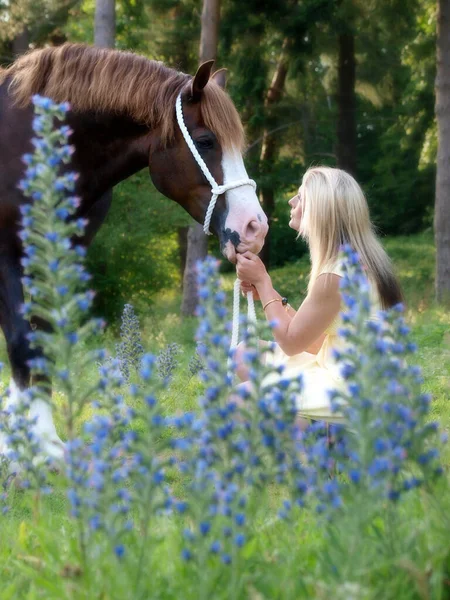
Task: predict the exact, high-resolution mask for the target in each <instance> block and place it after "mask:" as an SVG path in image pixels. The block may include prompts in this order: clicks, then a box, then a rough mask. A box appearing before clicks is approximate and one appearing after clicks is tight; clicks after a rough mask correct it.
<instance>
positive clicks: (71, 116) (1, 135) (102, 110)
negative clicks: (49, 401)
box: [0, 44, 267, 457]
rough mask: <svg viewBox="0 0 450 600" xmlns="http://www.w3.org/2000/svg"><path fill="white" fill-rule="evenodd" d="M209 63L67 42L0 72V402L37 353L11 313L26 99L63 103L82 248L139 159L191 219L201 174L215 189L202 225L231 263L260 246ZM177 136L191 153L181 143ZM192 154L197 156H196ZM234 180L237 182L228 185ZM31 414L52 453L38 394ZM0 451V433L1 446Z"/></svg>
mask: <svg viewBox="0 0 450 600" xmlns="http://www.w3.org/2000/svg"><path fill="white" fill-rule="evenodd" d="M211 68H212V61H210V62H208V63H204V64H203V65H201V66H200V67H199V69H198V71H197V73H196V75H195V76H194V77H191V76H189V75H186V74H184V73H180V72H177V71H175V70H173V69H170V68H168V67H166V66H164V65H163V64H162V63H160V62H155V61H151V60H148V59H146V58H144V57H141V56H137V55H134V54H132V53H127V52H118V51H115V50H108V49H99V48H94V47H89V46H84V45H80V44H65V45H63V46H60V47H56V48H44V49H39V50H34V51H31V52H30V53H28V54H26V55H24V56H22V57H21V58H19V59H18V60H16V62H15V63H13V64H12V65H11V66H10V67H9V68H8V69H6V70H0V326H1V328H2V330H3V333H4V335H5V339H6V344H7V349H8V356H9V361H10V365H11V371H12V382H11V386H10V396H9V403H13V402H15V401H16V400H15V398H17V397H18V394H19V393H20V390H23V389H25V388H26V387H27V386H28V385H29V381H30V372H29V368H28V365H27V361H28V360H29V359H30V358H32V357H33V356H34V355H35V351H33V350H32V349H30V347H29V344H28V342H27V334H28V332H29V331H30V324H29V323H28V322H27V321H26V320H24V319H23V318H22V316H21V314H20V306H21V304H22V303H23V290H22V284H21V277H22V271H21V256H22V247H21V242H20V239H19V237H18V235H17V233H18V230H19V228H20V211H19V207H20V205H21V204H23V203H25V202H27V201H28V200H27V199H26V198H25V197H24V196H23V195H22V194H21V192H20V190H19V189H18V187H17V185H18V182H19V180H20V179H21V178H22V176H23V174H24V169H25V166H24V164H23V162H22V161H21V157H22V155H23V154H25V153H28V152H31V151H32V144H31V137H32V129H31V121H32V117H33V111H32V107H31V104H30V100H31V97H32V95H33V94H40V95H42V96H46V97H49V98H51V99H53V100H54V101H56V102H65V101H67V102H69V103H70V105H71V111H70V112H69V113H68V117H67V122H68V124H69V125H70V127H71V129H72V130H73V134H72V136H71V143H72V144H73V146H74V147H75V152H74V154H73V160H72V164H71V169H73V170H74V171H76V172H78V174H79V178H78V180H77V189H76V194H77V195H78V196H80V198H81V206H80V208H79V211H78V213H77V217H84V218H86V219H87V220H88V225H87V229H86V232H85V236H84V238H83V240H81V242H82V243H83V244H84V245H86V246H89V244H90V242H91V241H92V239H93V237H94V235H95V234H96V232H97V231H98V229H99V227H100V226H101V224H102V222H103V221H104V219H105V217H106V214H107V212H108V209H109V207H110V202H111V194H110V190H111V188H112V187H113V186H114V185H116V184H117V183H119V182H120V181H123V180H124V179H126V178H127V177H130V175H133V173H136V172H137V171H139V170H141V169H143V168H144V167H146V166H148V168H149V171H150V176H151V178H152V180H153V183H154V184H155V186H156V188H157V189H158V190H159V191H160V192H161V193H162V194H164V195H165V196H167V197H168V198H170V199H171V200H175V202H178V203H179V204H180V205H181V206H182V207H183V208H184V209H185V210H186V211H187V212H188V213H189V214H190V215H191V216H192V217H193V218H194V219H196V220H197V221H199V222H203V221H204V219H205V214H206V212H207V209H208V206H209V203H210V200H211V187H212V186H213V184H212V183H211V181H213V182H214V183H217V184H218V185H216V186H215V188H216V195H218V199H217V203H216V205H215V207H214V210H213V211H212V213H211V210H210V211H209V213H210V214H209V215H208V224H209V227H210V229H211V230H212V232H213V233H215V234H216V235H217V237H218V238H219V242H220V246H221V250H222V253H223V254H224V255H225V257H226V258H228V259H229V260H231V261H233V262H234V261H235V255H236V252H245V251H246V250H251V251H253V252H256V253H257V252H259V251H260V250H261V248H262V245H263V243H264V237H265V235H266V233H267V218H266V216H265V214H264V212H263V211H262V209H261V207H260V205H259V202H258V199H257V196H256V194H255V188H254V185H253V186H252V185H250V184H251V183H253V182H251V180H249V179H248V176H247V173H246V170H245V167H244V163H243V160H242V149H243V144H244V135H243V128H242V124H241V121H240V119H239V116H238V114H237V111H236V109H235V107H234V105H233V103H232V102H231V100H230V98H229V97H228V95H227V94H226V93H225V92H224V90H223V87H224V85H225V78H224V75H223V71H217V72H216V73H214V74H213V75H212V76H211ZM179 97H180V100H181V104H180V100H178V103H179V106H177V111H178V110H180V111H182V115H183V117H184V124H185V126H186V128H187V134H186V132H185V133H184V134H183V133H182V131H181V129H180V122H179V121H178V122H177V115H176V109H175V107H176V103H177V98H179ZM186 135H188V136H189V135H190V139H191V140H192V141H193V145H194V146H195V149H190V148H189V147H188V145H187V140H186ZM183 136H185V137H183ZM195 150H196V151H198V153H199V154H200V157H201V159H202V160H200V161H199V160H198V158H197V159H194V154H195ZM199 162H203V163H204V165H206V169H207V171H208V172H209V177H206V176H205V169H202V170H201V169H200V167H199ZM211 176H212V177H211ZM236 180H238V181H240V183H238V184H237V186H238V187H236V186H234V187H233V181H236ZM222 184H225V185H223V186H222V188H221V187H220V186H221V185H222ZM227 185H228V189H224V188H227ZM230 188H231V189H230ZM209 216H211V219H210V223H209ZM31 414H32V415H37V416H38V417H39V420H38V425H37V426H36V430H37V433H38V434H39V435H40V437H41V439H42V440H43V444H44V452H45V453H46V454H48V455H51V456H55V457H61V456H62V449H63V445H62V442H61V440H60V439H59V437H58V436H57V434H56V430H55V427H54V424H53V418H52V414H51V409H50V407H49V406H47V405H46V404H43V403H42V402H39V401H37V402H35V403H34V404H33V405H32V408H31ZM3 445H4V444H3ZM1 446H2V442H1V440H0V453H1V452H2V448H1Z"/></svg>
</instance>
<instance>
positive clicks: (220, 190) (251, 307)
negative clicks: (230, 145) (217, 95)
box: [175, 92, 256, 367]
mask: <svg viewBox="0 0 450 600" xmlns="http://www.w3.org/2000/svg"><path fill="white" fill-rule="evenodd" d="M175 110H176V114H177V121H178V125H179V127H180V129H181V133H182V134H183V137H184V139H185V141H186V144H187V145H188V147H189V150H190V151H191V153H192V156H193V157H194V158H195V160H196V162H197V164H198V166H199V167H200V169H201V171H202V173H203V175H204V176H205V177H206V179H207V180H208V182H209V184H210V186H211V194H212V196H211V200H210V202H209V206H208V209H207V211H206V215H205V222H204V223H203V231H204V232H205V233H206V235H211V232H210V230H209V224H210V222H211V217H212V213H213V210H214V207H215V205H216V202H217V198H218V197H219V196H220V195H221V194H224V193H225V192H227V191H228V190H232V189H234V188H237V187H241V186H242V185H251V186H252V188H253V189H254V190H256V183H255V182H254V181H253V179H239V180H238V181H232V182H229V183H226V184H224V185H219V184H218V183H217V182H216V180H215V179H214V177H213V176H212V175H211V172H210V170H209V169H208V167H207V166H206V163H205V161H204V160H203V158H202V157H201V156H200V153H199V152H198V150H197V148H196V147H195V144H194V140H193V139H192V138H191V136H190V133H189V131H188V129H187V127H186V125H185V123H184V117H183V107H182V103H181V92H180V94H178V97H177V101H176V104H175ZM240 284H241V282H240V281H239V279H236V281H235V282H234V290H233V329H232V334H231V344H230V350H231V349H233V348H236V346H237V344H238V340H239V298H240ZM247 301H248V322H249V326H251V324H253V323H256V312H255V304H254V301H253V294H252V292H248V293H247ZM230 364H231V363H230V359H229V363H228V365H229V367H230Z"/></svg>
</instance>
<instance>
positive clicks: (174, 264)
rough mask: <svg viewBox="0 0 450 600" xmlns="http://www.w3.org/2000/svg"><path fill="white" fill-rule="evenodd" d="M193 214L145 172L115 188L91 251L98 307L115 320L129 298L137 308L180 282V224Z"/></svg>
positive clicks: (91, 266)
mask: <svg viewBox="0 0 450 600" xmlns="http://www.w3.org/2000/svg"><path fill="white" fill-rule="evenodd" d="M188 219H189V217H188V216H187V215H186V213H185V212H184V211H183V210H182V209H181V208H180V207H179V206H178V205H176V204H175V203H174V202H171V201H170V200H168V199H167V198H164V197H163V196H161V194H159V193H158V192H157V191H156V190H155V188H154V187H153V185H152V183H151V181H150V178H149V175H148V173H147V172H145V171H142V172H140V173H138V174H137V175H135V176H134V177H133V178H131V179H129V180H128V181H126V182H124V183H122V184H120V185H119V186H117V187H116V188H115V190H114V196H113V204H112V208H111V210H110V213H109V215H108V217H107V219H106V222H105V223H104V225H103V226H102V228H101V229H100V232H99V233H98V235H97V237H96V238H95V240H94V242H93V244H92V246H91V248H90V249H89V253H88V266H89V270H90V272H91V273H92V275H93V277H94V287H95V289H96V290H97V291H98V298H97V304H96V309H97V310H98V311H99V312H101V314H102V315H104V316H105V317H107V319H108V320H112V321H114V320H116V319H117V318H118V317H119V316H120V314H121V313H122V309H123V306H124V304H125V303H126V302H128V301H129V302H131V303H132V304H133V305H134V306H135V307H136V308H137V309H138V312H139V311H140V310H141V309H142V307H143V306H147V305H148V304H149V303H151V302H152V298H153V295H154V293H155V291H157V290H162V289H167V288H173V287H177V286H179V285H180V266H179V254H178V244H177V233H176V230H177V227H181V226H183V225H186V224H187V223H189V220H188Z"/></svg>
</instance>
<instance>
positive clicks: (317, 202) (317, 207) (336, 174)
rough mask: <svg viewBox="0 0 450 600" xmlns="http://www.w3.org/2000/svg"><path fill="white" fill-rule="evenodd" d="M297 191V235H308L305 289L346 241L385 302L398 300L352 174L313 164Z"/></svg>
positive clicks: (388, 263)
mask: <svg viewBox="0 0 450 600" xmlns="http://www.w3.org/2000/svg"><path fill="white" fill-rule="evenodd" d="M299 195H300V201H301V202H302V203H303V215H302V220H301V225H300V230H299V235H301V236H302V237H303V238H304V239H305V240H306V241H307V243H308V245H309V249H310V254H311V273H310V279H309V285H308V291H309V290H311V288H312V286H313V285H314V282H315V281H316V279H317V277H318V276H319V275H320V274H321V273H322V272H323V271H324V269H326V268H327V267H328V266H330V265H333V264H335V263H336V259H337V256H338V253H339V248H340V246H341V245H342V244H350V246H351V247H352V248H353V250H355V251H356V252H357V253H358V254H359V256H360V258H361V261H362V264H363V265H364V267H365V268H366V270H367V274H368V277H369V278H370V279H371V280H372V281H373V282H374V283H375V284H376V286H377V289H378V295H379V297H380V301H381V305H382V306H383V308H388V307H390V306H393V305H394V304H397V303H398V302H401V301H402V292H401V289H400V285H399V283H398V280H397V278H396V276H395V275H394V272H393V268H392V264H391V261H390V259H389V257H388V256H387V254H386V252H385V251H384V250H383V248H382V246H381V244H380V242H379V241H378V239H377V237H376V235H375V232H374V228H373V225H372V223H371V221H370V215H369V207H368V205H367V201H366V198H365V196H364V193H363V191H362V189H361V187H360V186H359V185H358V183H357V182H356V181H355V179H354V178H353V177H352V176H351V175H349V173H346V172H345V171H342V170H341V169H334V168H331V167H313V168H310V169H308V171H306V173H305V174H304V176H303V180H302V185H301V186H300V189H299Z"/></svg>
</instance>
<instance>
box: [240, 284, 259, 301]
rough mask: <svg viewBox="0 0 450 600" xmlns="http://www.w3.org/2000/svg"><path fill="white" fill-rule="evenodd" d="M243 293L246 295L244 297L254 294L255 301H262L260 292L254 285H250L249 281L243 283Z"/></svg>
mask: <svg viewBox="0 0 450 600" xmlns="http://www.w3.org/2000/svg"><path fill="white" fill-rule="evenodd" d="M241 292H242V293H243V294H244V296H247V294H248V292H252V294H253V300H255V301H257V300H261V298H260V297H259V294H258V290H257V289H256V288H255V286H254V285H253V284H252V283H249V282H248V281H241Z"/></svg>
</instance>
